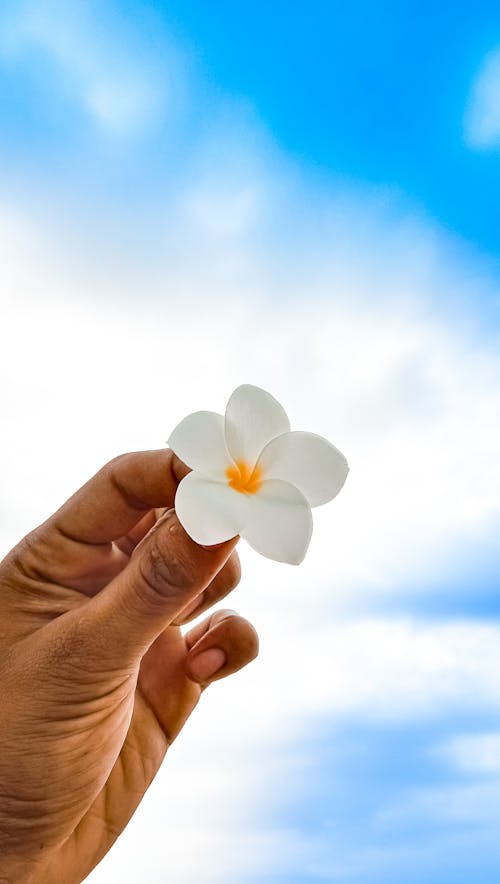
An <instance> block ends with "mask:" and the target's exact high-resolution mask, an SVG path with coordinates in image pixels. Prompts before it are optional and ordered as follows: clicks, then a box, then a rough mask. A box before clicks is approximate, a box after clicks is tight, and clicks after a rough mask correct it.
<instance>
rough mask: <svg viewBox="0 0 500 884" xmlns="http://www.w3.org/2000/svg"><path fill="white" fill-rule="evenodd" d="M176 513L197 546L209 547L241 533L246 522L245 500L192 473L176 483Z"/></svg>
mask: <svg viewBox="0 0 500 884" xmlns="http://www.w3.org/2000/svg"><path fill="white" fill-rule="evenodd" d="M175 511H176V513H177V516H178V519H179V522H180V523H181V525H182V527H183V528H184V529H185V531H187V533H188V534H189V536H190V537H192V539H193V540H195V541H196V543H202V544H203V545H204V546H212V544H214V543H222V542H223V541H224V540H229V538H230V537H234V536H235V535H236V534H240V533H241V529H242V528H243V525H244V524H245V521H246V518H247V512H248V497H247V495H246V494H240V493H239V492H238V491H234V490H233V489H232V488H230V487H229V485H224V484H223V483H222V482H214V481H213V480H211V479H207V478H206V477H205V476H200V474H199V473H195V472H192V473H188V475H187V476H185V477H184V479H182V481H181V482H179V486H178V488H177V493H176V495H175Z"/></svg>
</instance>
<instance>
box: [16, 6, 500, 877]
mask: <svg viewBox="0 0 500 884" xmlns="http://www.w3.org/2000/svg"><path fill="white" fill-rule="evenodd" d="M499 51H500V8H499V7H498V5H497V4H494V3H485V2H478V3H475V4H466V3H455V4H437V5H436V4H431V3H430V2H424V3H396V2H391V3H389V2H380V3H377V4H372V3H354V4H346V3H334V2H326V0H323V2H319V0H310V2H308V3H303V2H302V3H299V2H294V0H289V2H285V0H275V2H273V3H272V4H269V3H264V2H263V0H255V2H253V3H252V4H246V3H243V2H229V0H213V2H210V3H205V2H201V0H198V2H191V0H171V2H168V3H163V2H160V0H157V2H153V0H151V2H148V3H142V2H138V0H133V2H126V0H116V2H105V3H93V2H91V3H83V2H81V3H80V2H75V3H71V4H70V3H68V4H60V3H57V2H51V0H43V2H28V0H25V2H12V3H9V2H7V3H5V4H4V5H3V8H2V11H1V12H0V133H1V137H0V237H1V249H2V254H3V260H2V262H1V268H0V288H1V290H2V292H3V298H4V302H5V306H2V312H3V313H4V324H5V329H6V330H5V333H4V346H3V349H2V353H1V358H0V378H1V379H2V390H3V393H2V396H3V400H2V407H3V411H4V415H5V422H6V426H8V429H9V432H8V433H7V434H6V435H5V439H4V450H3V452H2V453H3V458H4V460H5V461H6V462H7V463H8V464H9V469H8V470H6V471H5V473H4V476H3V478H2V483H3V484H2V489H1V493H2V498H3V500H4V501H6V506H5V512H7V511H8V512H9V517H8V518H7V517H6V516H2V515H1V514H0V542H1V545H2V548H5V550H7V549H8V548H9V547H10V545H11V544H12V543H14V541H15V540H16V539H17V537H19V536H21V535H22V533H24V532H25V531H27V530H29V529H30V528H31V527H32V525H33V524H34V523H36V522H37V521H39V520H41V519H42V518H43V517H44V516H45V515H47V514H48V513H49V512H51V511H52V510H53V509H54V508H55V507H56V506H57V505H58V504H59V503H60V502H61V500H63V499H64V498H65V497H66V496H68V495H69V494H70V493H71V492H72V491H73V490H74V488H75V487H76V486H77V485H78V484H80V483H81V482H83V481H84V480H85V479H86V478H87V477H88V475H90V474H91V473H92V472H93V471H94V470H95V469H97V468H98V467H99V466H100V464H101V463H102V462H104V461H105V460H106V459H108V458H110V457H112V456H114V455H115V454H116V453H118V452H119V451H121V450H126V449H135V448H141V447H155V446H157V445H161V444H163V440H164V439H165V438H167V436H168V434H169V432H170V429H171V427H173V426H175V424H176V423H177V422H178V421H179V420H180V419H181V418H182V417H184V416H185V414H187V413H189V412H190V411H194V410H198V409H199V408H213V409H214V410H217V411H221V410H222V409H223V408H224V404H225V400H226V398H227V395H228V394H229V393H230V392H231V390H232V389H233V388H234V387H236V386H237V384H238V383H241V382H252V383H257V384H259V385H260V386H263V387H266V388H268V389H270V390H271V391H272V392H273V393H275V394H276V395H277V396H278V398H279V399H280V400H282V401H283V402H284V404H285V405H286V406H287V408H288V410H289V412H290V415H291V417H292V423H293V424H294V425H295V424H296V422H298V424H299V426H302V425H303V426H304V427H305V428H309V429H314V430H316V431H317V432H320V433H322V434H324V435H325V436H328V437H329V438H332V440H333V441H334V442H335V443H336V444H338V445H339V447H340V448H341V449H342V450H343V451H345V452H346V454H347V456H348V459H349V461H350V463H351V475H350V477H349V481H348V483H347V485H346V489H345V491H343V492H342V495H341V496H339V500H338V502H336V504H335V506H334V505H332V508H331V511H328V512H327V511H326V510H327V509H328V508H326V509H325V511H324V512H323V510H321V511H318V513H317V515H316V513H315V536H314V539H313V546H312V547H311V551H310V554H309V555H308V558H307V560H306V562H305V563H304V565H303V566H301V568H299V569H296V570H295V569H292V571H290V570H289V569H286V568H284V567H283V566H279V567H277V566H275V565H274V564H273V563H269V562H264V561H257V560H256V559H257V557H256V556H254V555H253V554H251V553H250V552H249V551H248V550H245V549H243V550H242V558H243V564H244V566H245V567H244V574H245V576H244V579H243V583H242V586H241V589H240V590H238V592H237V593H236V594H235V597H234V607H237V608H238V609H240V608H241V610H242V613H244V614H246V615H247V616H249V617H251V618H252V619H254V620H255V622H256V624H257V626H258V628H259V631H260V633H261V636H262V651H261V656H260V659H259V661H258V663H256V664H255V666H253V667H252V668H251V671H250V670H249V671H248V673H244V674H241V675H239V676H238V677H237V678H235V679H234V683H233V684H230V685H229V684H228V685H218V686H216V688H215V689H214V692H213V696H210V697H207V701H206V703H205V704H204V705H203V708H202V709H200V710H197V715H196V717H195V718H194V719H193V723H192V724H191V723H190V725H189V727H188V728H187V733H186V736H185V739H184V742H183V743H182V745H181V746H180V748H177V746H175V747H174V749H173V750H172V757H171V759H170V760H169V761H168V762H167V764H166V765H165V770H164V771H163V770H162V772H161V774H160V776H159V777H158V782H157V783H155V785H154V787H153V788H152V789H151V792H150V793H149V794H148V796H147V799H146V801H145V802H144V807H143V808H142V809H141V811H140V813H138V814H137V818H136V819H135V820H134V822H133V823H132V824H131V826H130V828H129V830H128V831H127V833H126V834H125V836H124V837H123V838H122V839H121V842H120V843H119V844H118V845H117V846H116V848H115V849H114V850H113V851H112V852H111V853H110V855H109V857H108V858H107V859H106V860H105V862H104V863H103V864H102V866H101V867H100V868H99V869H98V870H97V871H96V872H95V873H94V874H93V875H92V876H91V878H90V879H89V881H90V880H92V881H93V882H95V884H99V882H106V884H110V882H111V884H114V882H115V881H116V882H118V881H120V884H123V882H125V884H126V882H130V884H132V882H135V881H137V880H139V877H140V878H141V880H145V881H146V880H150V881H155V882H162V881H164V880H166V872H165V861H166V860H165V854H164V849H163V845H164V842H165V838H166V835H165V832H166V831H169V832H170V833H171V843H170V844H169V852H168V863H169V874H170V877H171V880H174V881H175V882H176V884H191V882H193V881H197V882H198V881H200V882H202V884H204V882H216V884H225V882H228V884H229V882H231V884H237V882H241V884H254V882H255V884H256V882H259V881H262V882H269V884H273V882H281V881H283V882H288V884H309V882H330V881H331V882H335V881H342V882H344V881H345V882H347V881H348V882H352V884H378V882H380V884H382V882H384V884H390V882H398V884H399V882H400V881H401V880H405V881H407V882H408V884H413V882H415V884H416V882H417V881H418V882H425V884H465V882H467V884H469V882H470V881H471V880H476V879H478V880H481V882H483V884H490V882H491V884H493V882H496V881H497V879H498V868H499V864H500V847H499V844H500V841H499V838H498V831H499V827H500V680H499V678H498V673H499V672H500V622H499V601H498V574H499V568H500V556H499V553H498V529H499V527H500V494H499V488H500V459H499V458H500V455H499V452H500V421H499V415H500V360H499V357H498V353H499V350H498V341H499V336H500V312H499V307H500V298H499V291H500V287H499V268H498V262H499V258H500V232H499V225H498V208H497V207H498V204H499V196H500V184H499V181H500V174H499V172H500V62H499V58H500V56H499V55H498V53H499ZM20 354H21V358H20ZM26 401H29V402H30V408H29V410H27V409H26V408H25V406H24V403H25V402H26ZM159 403H160V406H159ZM33 425H35V427H36V428H37V429H36V434H35V436H36V453H37V457H36V458H35V459H34V458H33V456H32V453H33V441H32V440H33ZM40 428H41V430H40ZM40 463H43V464H44V469H43V470H40V468H39V465H40ZM231 604H233V602H231ZM194 844H199V845H200V849H199V851H194V850H193V845H194ZM144 876H146V877H144Z"/></svg>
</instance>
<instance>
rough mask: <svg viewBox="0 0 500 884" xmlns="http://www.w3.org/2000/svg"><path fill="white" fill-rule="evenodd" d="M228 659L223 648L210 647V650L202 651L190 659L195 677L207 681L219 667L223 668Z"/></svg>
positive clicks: (190, 665)
mask: <svg viewBox="0 0 500 884" xmlns="http://www.w3.org/2000/svg"><path fill="white" fill-rule="evenodd" d="M226 660H227V657H226V654H225V652H224V651H223V650H222V648H209V649H208V651H202V652H201V654H198V655H197V656H196V657H193V659H192V660H190V661H189V669H190V671H191V674H192V675H193V676H194V677H195V679H197V680H198V681H207V679H209V678H211V677H212V675H215V673H216V672H218V670H219V669H222V667H223V666H224V664H225V662H226Z"/></svg>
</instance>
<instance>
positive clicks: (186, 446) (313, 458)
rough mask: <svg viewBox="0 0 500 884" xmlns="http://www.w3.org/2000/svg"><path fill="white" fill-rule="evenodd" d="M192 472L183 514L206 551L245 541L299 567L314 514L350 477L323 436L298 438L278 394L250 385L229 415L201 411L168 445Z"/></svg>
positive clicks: (180, 501) (179, 504)
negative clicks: (236, 539) (227, 542)
mask: <svg viewBox="0 0 500 884" xmlns="http://www.w3.org/2000/svg"><path fill="white" fill-rule="evenodd" d="M168 444H169V445H170V448H171V449H172V450H173V451H174V452H175V454H176V455H177V456H178V457H179V458H180V459H181V460H182V461H184V463H185V464H186V465H187V466H188V467H191V470H192V472H190V473H188V475H187V476H186V477H185V478H184V479H182V481H181V482H180V483H179V486H178V488H177V494H176V497H175V509H176V512H177V516H178V518H179V521H180V522H181V524H182V525H183V527H184V528H185V530H186V531H187V533H188V534H189V536H190V537H192V539H193V540H195V541H196V542H197V543H200V544H203V545H204V546H212V545H213V544H215V543H222V542H223V541H224V540H229V538H231V537H234V536H235V535H236V534H239V535H240V536H241V537H243V538H244V539H245V540H246V541H247V542H248V543H249V544H250V546H252V547H253V548H254V549H255V550H257V552H259V553H261V554H262V555H263V556H267V557H268V558H270V559H275V560H276V561H278V562H288V563H290V564H293V565H298V564H299V563H300V562H301V561H302V560H303V558H304V556H305V554H306V552H307V548H308V546H309V541H310V540H311V534H312V513H311V507H313V506H321V504H324V503H327V502H328V501H329V500H331V499H332V498H333V497H335V495H336V494H338V493H339V491H340V489H341V488H342V486H343V484H344V482H345V480H346V478H347V473H348V471H349V467H348V465H347V461H346V459H345V457H344V455H343V454H341V453H340V451H339V450H338V449H337V448H335V446H334V445H331V443H330V442H328V441H327V440H326V439H323V437H322V436H316V435H315V434H314V433H303V432H300V431H296V432H291V431H290V421H289V420H288V417H287V415H286V413H285V411H284V410H283V408H282V406H281V405H280V404H279V402H277V401H276V399H275V398H274V397H273V396H271V394H270V393H266V391H265V390H261V389H260V388H259V387H253V386H251V385H250V384H244V385H243V386H241V387H238V388H237V389H236V390H235V391H234V393H233V394H232V396H231V397H230V399H229V402H228V404H227V408H226V414H225V416H224V417H223V416H222V415H221V414H216V413H215V412H213V411H196V412H195V413H194V414H190V415H189V416H188V417H186V418H184V420H183V421H181V422H180V424H178V426H177V427H176V428H175V430H174V431H173V433H172V435H171V436H170V438H169V440H168Z"/></svg>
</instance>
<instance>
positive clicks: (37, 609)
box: [0, 450, 258, 884]
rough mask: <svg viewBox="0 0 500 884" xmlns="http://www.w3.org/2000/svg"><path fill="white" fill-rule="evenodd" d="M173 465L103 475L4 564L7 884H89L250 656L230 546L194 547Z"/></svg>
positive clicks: (1, 766) (0, 720)
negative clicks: (228, 600)
mask: <svg viewBox="0 0 500 884" xmlns="http://www.w3.org/2000/svg"><path fill="white" fill-rule="evenodd" d="M187 472H188V471H187V469H186V467H184V465H183V464H182V463H181V461H179V460H178V459H177V458H176V457H175V455H173V454H172V452H171V451H169V450H161V451H147V452H138V453H134V454H127V455H123V456H122V457H119V458H116V459H115V460H113V461H111V462H110V463H109V464H107V465H106V466H105V467H104V468H103V469H102V470H100V472H98V473H97V475H96V476H94V478H93V479H91V480H90V481H89V482H88V483H87V484H86V485H84V486H83V488H81V489H80V490H79V491H78V492H77V493H76V494H75V495H73V497H72V498H70V500H69V501H68V502H67V503H66V504H64V506H63V507H62V508H61V509H60V510H58V512H56V513H55V515H53V516H52V517H51V518H50V519H48V521H47V522H45V523H44V524H43V525H41V526H40V527H39V528H37V529H36V530H35V531H33V532H32V533H31V534H29V535H28V536H27V537H25V538H24V540H22V541H21V542H20V543H19V544H18V545H17V546H16V547H15V548H14V549H13V550H12V551H11V552H10V553H9V554H8V556H7V557H6V558H5V559H4V561H3V562H2V563H1V564H0V695H1V697H2V712H1V716H0V856H1V858H2V859H1V868H0V882H5V884H6V882H9V884H14V882H15V884H24V882H37V884H38V882H41V884H49V882H50V884H53V882H55V881H57V882H58V884H73V882H80V881H82V880H83V878H85V877H86V875H88V874H89V872H90V871H91V870H92V869H93V868H94V867H95V866H96V865H97V863H98V862H99V861H100V860H101V858H102V857H103V856H104V855H105V854H106V853H107V851H108V850H109V849H110V847H111V846H112V844H113V843H114V841H115V840H116V838H117V837H118V835H119V834H120V832H121V831H122V830H123V828H124V827H125V826H126V824H127V822H128V821H129V819H130V817H131V816H132V814H133V813H134V811H135V809H136V808H137V806H138V804H139V803H140V801H141V799H142V797H143V795H144V793H145V791H146V789H147V788H148V786H149V785H150V783H151V781H152V780H153V778H154V776H155V774H156V772H157V771H158V768H159V767H160V764H161V762H162V760H163V757H164V755H165V752H166V750H167V748H168V746H169V744H170V743H171V742H172V740H173V739H175V737H176V736H177V734H178V733H179V731H180V729H181V728H182V726H183V724H184V722H185V721H186V719H187V718H188V716H189V715H190V713H191V712H192V710H193V709H194V707H195V706H196V704H197V702H198V700H199V698H200V695H201V693H202V690H203V689H204V688H205V687H206V686H207V685H208V684H209V683H210V682H212V681H214V680H216V679H219V678H222V677H224V676H226V675H229V674H231V673H233V672H235V671H237V670H238V669H240V668H241V667H242V666H244V665H246V664H247V663H248V662H250V661H251V660H252V659H253V658H254V657H255V656H256V654H257V649H258V640H257V635H256V633H255V630H254V629H253V627H252V626H251V625H250V624H249V623H248V621H246V620H244V619H243V618H241V617H238V616H237V615H236V614H234V613H233V612H232V611H220V612H218V613H215V614H212V615H211V616H210V617H209V618H208V619H207V620H205V621H204V622H203V623H201V624H198V625H197V626H196V627H194V628H193V629H192V630H191V631H190V632H188V633H187V634H186V635H185V636H183V635H182V633H181V630H180V629H179V624H181V625H182V624H183V623H185V622H187V621H188V620H189V619H190V618H191V617H193V616H198V614H199V613H201V612H202V611H204V610H205V609H206V608H209V607H211V606H212V605H213V604H214V603H215V602H217V601H218V600H219V599H221V598H222V597H223V596H225V595H226V594H227V593H228V592H229V591H230V590H231V589H233V588H234V587H235V586H236V585H237V583H238V581H239V574H240V569H239V561H238V557H237V553H236V552H235V550H234V547H235V545H236V542H237V538H235V539H233V540H229V541H227V542H226V543H224V544H221V545H219V546H217V547H211V548H204V547H201V546H198V545H197V544H196V543H194V541H192V540H191V539H190V538H189V537H188V535H187V534H186V533H185V531H184V529H183V528H182V527H181V525H180V524H179V522H178V520H177V517H176V515H175V512H174V510H173V509H171V507H173V501H174V496H175V490H176V487H177V484H178V482H179V481H180V480H181V479H182V478H183V476H184V475H186V473H187Z"/></svg>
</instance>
